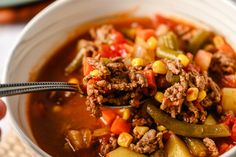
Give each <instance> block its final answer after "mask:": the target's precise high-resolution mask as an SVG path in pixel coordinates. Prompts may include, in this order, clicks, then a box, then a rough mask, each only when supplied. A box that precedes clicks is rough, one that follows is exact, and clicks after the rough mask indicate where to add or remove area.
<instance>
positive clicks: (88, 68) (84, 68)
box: [83, 59, 94, 76]
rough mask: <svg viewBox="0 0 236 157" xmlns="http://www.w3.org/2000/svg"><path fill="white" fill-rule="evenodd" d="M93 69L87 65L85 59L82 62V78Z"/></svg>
mask: <svg viewBox="0 0 236 157" xmlns="http://www.w3.org/2000/svg"><path fill="white" fill-rule="evenodd" d="M93 70H94V68H93V67H92V66H91V65H89V64H88V62H87V59H84V60H83V73H84V76H86V75H88V74H89V73H90V72H91V71H93Z"/></svg>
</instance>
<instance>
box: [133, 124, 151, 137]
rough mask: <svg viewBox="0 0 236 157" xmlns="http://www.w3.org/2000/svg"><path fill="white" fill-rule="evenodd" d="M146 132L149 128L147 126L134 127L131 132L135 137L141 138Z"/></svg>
mask: <svg viewBox="0 0 236 157" xmlns="http://www.w3.org/2000/svg"><path fill="white" fill-rule="evenodd" d="M148 130H149V127H147V126H136V127H134V129H133V132H134V134H135V135H140V136H143V135H144V134H145V133H146V132H147V131H148Z"/></svg>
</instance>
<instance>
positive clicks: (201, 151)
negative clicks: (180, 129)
mask: <svg viewBox="0 0 236 157" xmlns="http://www.w3.org/2000/svg"><path fill="white" fill-rule="evenodd" d="M184 141H185V142H186V144H187V146H188V148H189V150H190V151H191V153H192V154H193V155H194V156H197V157H205V156H206V155H207V148H206V146H205V145H204V144H203V142H202V141H201V140H200V139H196V138H188V137H185V138H184Z"/></svg>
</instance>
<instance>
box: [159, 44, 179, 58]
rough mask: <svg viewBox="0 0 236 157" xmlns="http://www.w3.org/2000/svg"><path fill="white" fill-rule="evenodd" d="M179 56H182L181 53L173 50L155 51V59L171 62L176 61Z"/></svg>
mask: <svg viewBox="0 0 236 157" xmlns="http://www.w3.org/2000/svg"><path fill="white" fill-rule="evenodd" d="M179 54H182V52H181V51H175V50H172V49H168V48H164V47H159V48H158V49H157V51H156V55H157V57H159V58H166V59H172V60H176V59H178V58H177V56H178V55H179Z"/></svg>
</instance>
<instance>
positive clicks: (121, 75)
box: [83, 56, 148, 117]
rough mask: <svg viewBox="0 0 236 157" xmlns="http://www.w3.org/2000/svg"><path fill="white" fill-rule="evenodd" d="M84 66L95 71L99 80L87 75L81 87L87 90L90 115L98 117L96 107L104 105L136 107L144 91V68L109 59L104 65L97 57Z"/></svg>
mask: <svg viewBox="0 0 236 157" xmlns="http://www.w3.org/2000/svg"><path fill="white" fill-rule="evenodd" d="M87 61H88V63H89V64H90V65H91V66H93V67H94V69H97V70H98V71H99V76H96V77H95V76H91V75H87V76H85V77H84V79H83V84H84V85H85V86H87V100H86V104H87V109H88V110H89V111H91V112H92V115H94V116H96V117H99V116H100V115H101V113H100V110H99V107H100V106H102V105H104V104H108V105H109V104H112V105H131V106H134V107H138V106H139V101H140V100H141V99H142V98H143V96H144V93H143V92H144V91H145V90H144V89H146V88H147V87H148V84H147V80H146V78H145V76H144V70H143V68H144V67H129V66H126V65H125V64H124V62H123V60H122V58H119V57H117V58H112V59H110V60H109V63H104V62H103V60H102V58H100V57H99V56H97V57H94V58H89V57H88V58H87Z"/></svg>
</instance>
